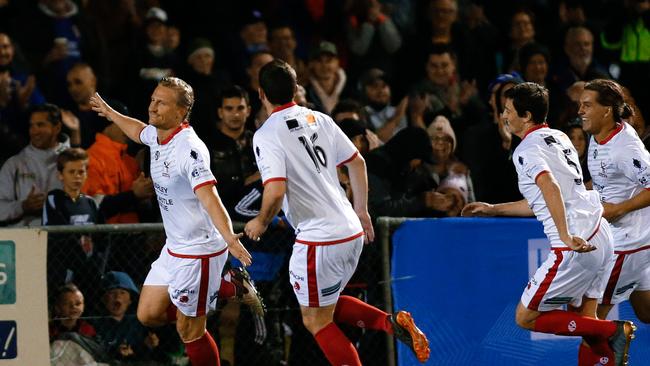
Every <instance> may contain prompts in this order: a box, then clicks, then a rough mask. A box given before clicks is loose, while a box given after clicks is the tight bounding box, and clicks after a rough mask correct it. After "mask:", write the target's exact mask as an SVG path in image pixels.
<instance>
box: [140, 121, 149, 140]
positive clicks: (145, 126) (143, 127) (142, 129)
mask: <svg viewBox="0 0 650 366" xmlns="http://www.w3.org/2000/svg"><path fill="white" fill-rule="evenodd" d="M147 126H148V125H144V126H142V128H141V129H140V132H138V138H139V139H140V143H142V137H140V135H142V131H144V129H145V128H147Z"/></svg>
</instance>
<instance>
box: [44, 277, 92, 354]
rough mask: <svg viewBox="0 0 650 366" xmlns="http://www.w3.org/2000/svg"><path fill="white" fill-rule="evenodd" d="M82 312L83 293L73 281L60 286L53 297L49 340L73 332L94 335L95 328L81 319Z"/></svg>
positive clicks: (88, 335) (87, 335)
mask: <svg viewBox="0 0 650 366" xmlns="http://www.w3.org/2000/svg"><path fill="white" fill-rule="evenodd" d="M83 312H84V295H83V294H82V293H81V291H79V288H77V286H76V285H74V284H73V283H67V284H65V285H63V286H62V287H60V288H59V289H58V290H57V292H56V296H55V299H54V308H53V315H54V316H53V318H52V321H51V322H50V342H52V341H54V340H56V339H57V338H58V337H59V336H60V335H61V334H63V333H67V332H75V333H79V334H81V335H84V336H86V337H95V336H96V335H97V333H96V332H95V328H94V327H93V326H92V325H90V324H89V323H88V322H86V321H85V320H82V319H81V315H82V314H83Z"/></svg>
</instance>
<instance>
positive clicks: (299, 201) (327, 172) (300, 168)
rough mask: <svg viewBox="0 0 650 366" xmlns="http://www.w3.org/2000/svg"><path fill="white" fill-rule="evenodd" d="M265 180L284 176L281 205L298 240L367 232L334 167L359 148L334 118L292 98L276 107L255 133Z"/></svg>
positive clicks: (331, 240)
mask: <svg viewBox="0 0 650 366" xmlns="http://www.w3.org/2000/svg"><path fill="white" fill-rule="evenodd" d="M253 147H254V149H255V158H256V159H257V166H258V167H259V169H260V173H261V174H262V181H263V183H264V184H266V183H268V182H270V181H274V180H286V182H287V192H286V195H285V199H284V202H283V209H284V212H285V214H286V215H287V218H288V219H289V221H290V222H291V224H292V225H293V227H295V228H296V242H297V243H302V244H308V245H328V244H336V243H339V242H344V241H349V240H352V239H353V238H356V237H359V236H361V235H363V229H362V227H361V222H360V221H359V218H358V217H357V215H356V214H355V212H354V210H353V208H352V205H351V204H350V202H349V201H348V199H347V197H346V196H345V192H344V191H343V189H342V188H341V185H340V184H339V179H338V175H337V171H336V168H337V166H340V165H341V164H345V163H347V162H348V161H350V160H352V159H354V158H355V157H356V156H357V154H358V152H357V150H356V148H355V147H354V145H353V144H352V142H351V141H350V140H349V139H348V138H347V137H346V136H345V134H344V133H343V132H342V131H341V129H340V128H339V127H338V126H337V125H336V124H335V123H334V121H332V119H331V118H330V117H329V116H327V115H325V114H323V113H320V112H315V111H312V110H310V109H307V108H303V107H300V106H297V105H296V104H295V103H289V104H287V105H284V106H282V107H279V108H277V109H276V110H275V111H274V112H273V113H272V114H271V116H269V118H268V119H267V120H266V122H265V123H264V125H262V127H260V129H259V130H258V131H257V132H256V133H255V137H254V138H253Z"/></svg>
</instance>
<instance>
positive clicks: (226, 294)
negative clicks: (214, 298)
mask: <svg viewBox="0 0 650 366" xmlns="http://www.w3.org/2000/svg"><path fill="white" fill-rule="evenodd" d="M235 295H237V288H236V287H235V284H234V283H232V282H228V281H226V280H225V279H224V278H222V279H221V287H219V298H220V299H229V298H231V297H235Z"/></svg>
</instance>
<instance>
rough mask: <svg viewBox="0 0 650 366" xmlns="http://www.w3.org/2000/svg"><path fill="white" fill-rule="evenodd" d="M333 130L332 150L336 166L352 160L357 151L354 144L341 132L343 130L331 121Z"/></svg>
mask: <svg viewBox="0 0 650 366" xmlns="http://www.w3.org/2000/svg"><path fill="white" fill-rule="evenodd" d="M332 128H333V130H334V149H335V150H334V151H336V166H337V167H338V166H341V165H345V164H347V163H349V162H350V161H352V160H353V159H354V158H355V157H356V156H357V155H358V154H359V152H358V151H357V148H356V146H354V144H353V143H352V141H350V139H349V138H348V137H347V136H346V135H345V133H343V130H341V128H340V127H339V126H337V125H336V124H335V123H334V122H333V121H332Z"/></svg>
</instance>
